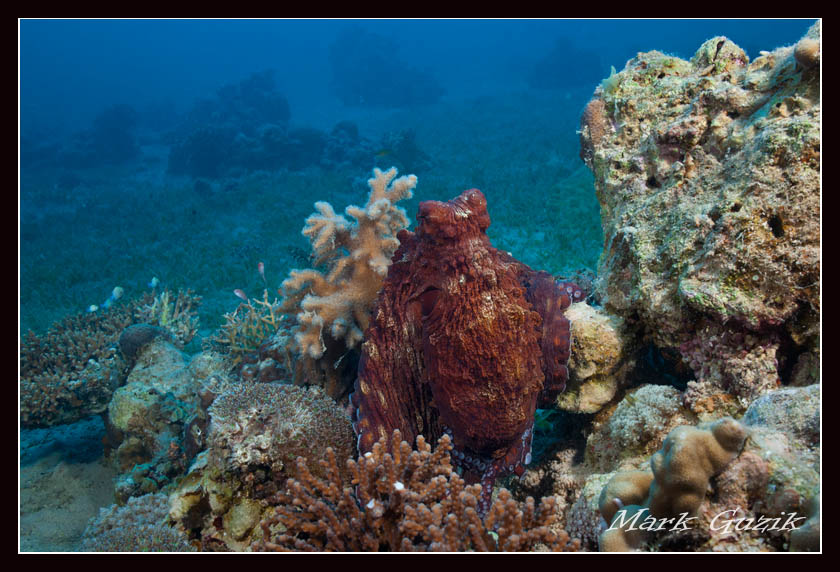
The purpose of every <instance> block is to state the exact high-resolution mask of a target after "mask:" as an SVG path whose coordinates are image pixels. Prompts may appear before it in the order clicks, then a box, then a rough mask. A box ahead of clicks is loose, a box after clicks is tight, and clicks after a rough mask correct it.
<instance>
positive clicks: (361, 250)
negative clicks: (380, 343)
mask: <svg viewBox="0 0 840 572" xmlns="http://www.w3.org/2000/svg"><path fill="white" fill-rule="evenodd" d="M396 176H397V170H396V169H395V168H391V169H390V170H388V171H384V172H383V171H381V170H379V169H374V170H373V178H372V179H369V180H368V186H369V187H370V194H369V195H368V202H367V204H366V205H365V206H364V208H362V207H358V206H355V205H350V206H348V207H347V208H346V209H345V211H344V212H345V213H346V214H347V215H348V216H350V217H352V218H353V219H354V220H355V223H351V222H350V221H348V220H347V219H346V218H344V216H342V215H340V214H336V212H335V211H334V210H333V207H332V206H331V205H330V204H329V203H326V202H323V201H318V202H317V203H315V208H316V209H317V210H318V213H316V214H313V215H311V216H310V217H309V218H308V219H306V226H305V227H304V229H303V234H304V236H306V237H307V238H309V240H310V242H311V244H312V256H313V258H314V263H315V266H322V267H324V268H325V270H326V273H324V272H321V271H319V270H316V269H306V270H292V271H291V272H290V274H289V277H288V278H287V279H286V280H285V281H284V282H283V284H282V290H283V296H284V298H283V302H282V305H281V309H282V311H283V312H286V313H288V314H291V315H294V316H295V320H296V324H295V325H294V327H293V328H292V330H291V335H292V336H293V339H292V340H291V341H290V343H291V347H290V349H291V350H292V351H293V352H294V353H296V354H298V355H299V357H300V359H299V360H298V363H297V366H296V367H297V370H296V379H298V380H301V379H302V378H304V377H308V378H309V379H307V380H306V381H307V382H309V383H314V382H315V379H313V378H314V377H320V376H323V377H325V378H326V379H325V380H324V382H323V383H322V385H324V386H325V389H326V390H327V393H329V394H330V395H331V396H332V397H334V398H341V397H344V396H346V394H347V393H348V391H349V387H347V384H346V382H342V380H341V379H340V378H341V375H340V373H337V372H336V369H337V368H336V366H335V364H336V363H337V362H339V361H342V360H343V359H344V358H345V356H346V355H347V354H348V353H349V350H353V349H354V348H356V347H357V346H358V345H359V343H360V342H361V341H362V338H363V332H364V331H365V329H366V328H367V326H368V322H369V320H370V318H369V314H370V311H371V308H372V307H373V303H374V302H375V301H376V297H377V293H378V292H379V289H380V288H381V287H382V283H383V281H384V279H385V275H386V274H387V272H388V266H389V264H390V260H391V256H392V255H393V254H394V251H395V250H396V249H397V246H399V242H398V241H397V238H396V234H397V231H399V230H401V229H404V228H406V227H407V226H408V219H407V218H406V215H405V211H404V210H403V209H402V208H400V207H397V206H396V203H397V201H400V200H402V199H407V198H410V197H411V195H412V190H413V189H414V187H415V186H416V185H417V177H415V176H414V175H409V176H403V177H400V178H398V179H397V178H395V177H396ZM318 361H322V362H325V363H326V365H323V363H322V364H320V365H323V367H319V365H318V364H316V363H314V362H318ZM346 363H348V364H350V365H351V366H354V365H355V361H353V360H351V359H348V360H346ZM345 367H347V366H346V365H345ZM313 370H315V371H320V375H317V374H316V375H305V374H304V373H303V372H311V371H313Z"/></svg>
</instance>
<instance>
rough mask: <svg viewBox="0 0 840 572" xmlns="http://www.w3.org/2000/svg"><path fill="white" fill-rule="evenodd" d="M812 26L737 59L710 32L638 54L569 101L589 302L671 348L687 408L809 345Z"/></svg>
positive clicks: (813, 233) (815, 173) (787, 371)
mask: <svg viewBox="0 0 840 572" xmlns="http://www.w3.org/2000/svg"><path fill="white" fill-rule="evenodd" d="M819 35H820V25H819V23H817V24H815V25H814V26H813V27H812V28H811V29H810V30H809V32H808V34H807V36H806V38H804V39H803V40H802V41H800V42H799V44H797V47H796V48H794V47H787V48H779V49H776V50H774V51H773V52H769V53H768V52H762V55H761V56H759V57H758V58H756V59H755V60H754V61H752V62H750V61H749V60H748V58H747V56H746V54H745V53H744V51H743V50H741V49H740V48H739V47H738V46H736V45H735V44H733V43H732V42H731V41H729V40H727V39H726V38H723V37H716V38H712V39H711V40H709V41H707V42H705V43H704V44H703V45H702V46H701V47H700V49H699V50H698V51H697V53H696V54H695V55H694V57H693V58H692V59H691V61H684V60H681V59H679V58H676V57H672V56H668V55H666V54H663V53H660V52H656V51H653V52H646V53H640V54H638V55H637V56H636V57H635V58H633V59H632V60H630V61H629V62H628V63H627V65H626V66H625V68H624V70H622V71H621V72H619V73H617V74H614V75H612V76H611V77H609V78H608V79H606V80H604V82H603V83H602V85H601V86H600V87H599V88H598V89H597V90H596V92H595V96H594V98H593V99H592V101H591V102H590V103H589V104H588V105H587V106H586V109H585V110H584V114H583V119H582V122H581V157H582V158H583V159H584V161H585V162H586V164H587V165H588V166H589V167H590V168H591V169H592V171H593V173H594V175H595V186H596V191H597V195H598V200H599V202H600V203H601V216H602V223H603V229H604V237H605V238H604V240H605V241H604V250H603V253H602V255H601V260H600V269H599V281H598V285H597V286H598V289H599V291H600V293H601V295H602V298H603V302H604V306H605V308H606V310H607V311H608V312H611V313H615V314H617V315H619V316H622V317H623V318H624V319H625V320H627V322H628V324H629V325H631V326H632V325H633V324H635V325H637V326H638V327H639V328H640V330H641V332H642V333H643V334H645V335H647V336H649V337H650V339H651V340H652V341H653V342H654V343H655V344H656V345H657V346H659V347H660V348H662V349H666V350H670V351H674V350H676V351H679V352H680V353H681V354H682V358H683V361H684V363H685V364H687V365H689V366H690V367H691V368H692V369H693V370H694V373H695V376H696V381H695V382H693V385H692V386H691V388H690V391H689V394H688V395H687V396H686V401H687V403H688V404H689V405H690V406H691V407H692V408H693V409H694V410H695V411H696V412H702V411H704V410H709V409H713V408H714V406H715V404H718V403H719V402H721V401H726V400H727V399H728V400H730V401H731V400H732V399H733V397H734V399H735V401H736V403H735V404H734V406H733V407H732V408H731V410H730V411H729V413H733V414H734V413H742V412H743V411H744V409H745V408H746V406H747V405H748V404H749V402H750V401H751V400H752V399H754V398H755V397H756V396H758V395H760V394H761V393H764V392H767V391H771V390H773V389H775V388H776V387H777V386H778V383H779V379H780V378H782V381H787V380H786V379H785V378H789V377H790V375H791V369H792V368H793V369H794V370H795V371H797V372H799V374H800V377H801V376H802V375H801V374H802V372H803V371H807V370H812V369H813V368H811V367H808V364H813V363H814V362H815V361H817V360H818V359H819V353H818V352H819V350H818V345H819V343H818V338H819V317H820V183H819V181H820V173H819V167H820V108H821V105H820V72H819V66H817V65H815V62H817V63H818V62H819ZM802 356H805V358H806V359H805V362H804V363H805V365H803V366H801V367H799V366H797V367H794V366H795V362H796V361H797V359H799V361H802V359H803V358H802ZM805 377H808V376H805ZM814 381H815V376H813V375H812V376H810V377H809V378H808V379H807V380H806V382H810V383H813V382H814ZM726 394H728V396H729V397H728V398H726V397H723V396H725V395H726Z"/></svg>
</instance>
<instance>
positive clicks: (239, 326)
mask: <svg viewBox="0 0 840 572" xmlns="http://www.w3.org/2000/svg"><path fill="white" fill-rule="evenodd" d="M282 319H283V317H282V310H281V306H280V302H278V301H277V299H276V298H275V299H274V300H273V301H269V299H268V290H263V298H262V300H260V299H259V298H248V301H247V302H242V303H241V304H239V306H237V308H236V310H234V311H233V312H229V313H227V314H225V323H224V324H223V325H222V326H221V327H220V328H219V329H218V331H217V332H216V333H215V334H214V335H213V337H212V338H211V339H210V340H209V347H210V348H212V349H214V350H217V351H219V352H220V353H223V354H227V355H229V356H230V359H231V361H232V362H233V364H234V365H238V364H240V363H242V361H243V359H245V357H246V356H247V355H248V354H251V353H254V352H256V351H257V350H258V349H259V347H260V345H261V344H262V343H263V342H265V341H266V340H267V339H269V338H271V336H273V335H274V334H275V333H276V332H277V331H278V330H279V329H280V326H281V322H282Z"/></svg>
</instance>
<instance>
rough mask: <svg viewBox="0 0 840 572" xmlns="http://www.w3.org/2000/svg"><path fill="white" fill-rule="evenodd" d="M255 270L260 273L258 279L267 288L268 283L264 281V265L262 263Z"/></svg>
mask: <svg viewBox="0 0 840 572" xmlns="http://www.w3.org/2000/svg"><path fill="white" fill-rule="evenodd" d="M257 270H258V271H259V273H260V277H261V278H262V281H263V284H265V285H266V286H268V283H267V282H266V281H265V264H263V263H262V262H260V263H259V264H257Z"/></svg>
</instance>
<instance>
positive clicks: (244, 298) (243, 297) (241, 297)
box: [233, 288, 248, 302]
mask: <svg viewBox="0 0 840 572" xmlns="http://www.w3.org/2000/svg"><path fill="white" fill-rule="evenodd" d="M233 293H234V294H236V297H237V298H240V299H242V300H245V301H246V302H247V301H248V296H246V295H245V292H243V291H242V290H240V289H239V288H237V289H236V290H234V291H233Z"/></svg>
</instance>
